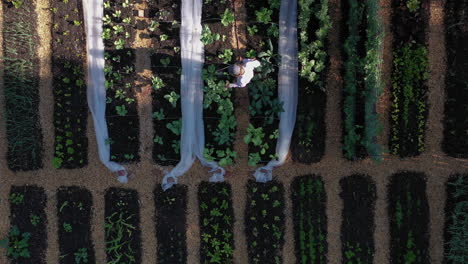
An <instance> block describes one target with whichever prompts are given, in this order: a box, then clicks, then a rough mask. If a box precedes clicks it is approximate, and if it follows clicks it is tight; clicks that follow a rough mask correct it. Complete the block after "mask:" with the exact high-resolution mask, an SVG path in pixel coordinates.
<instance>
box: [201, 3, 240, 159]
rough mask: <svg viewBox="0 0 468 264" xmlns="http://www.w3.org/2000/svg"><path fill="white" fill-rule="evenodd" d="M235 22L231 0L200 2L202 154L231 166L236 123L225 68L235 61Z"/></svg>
mask: <svg viewBox="0 0 468 264" xmlns="http://www.w3.org/2000/svg"><path fill="white" fill-rule="evenodd" d="M234 23H235V15H234V3H233V1H232V0H209V1H204V6H203V12H202V28H203V30H202V38H201V41H202V43H203V45H204V46H205V48H204V49H205V64H204V66H203V72H202V78H203V82H204V100H203V108H204V111H203V119H204V124H205V138H206V140H205V157H206V158H207V160H214V161H217V162H219V165H220V166H226V165H231V164H233V163H234V159H235V158H236V152H235V151H234V146H233V144H234V140H235V137H236V127H237V122H236V118H235V115H234V107H235V106H234V96H235V91H236V90H235V89H238V88H226V83H227V82H228V81H231V79H233V77H230V76H229V74H228V73H227V70H226V69H224V70H221V69H223V68H225V67H227V66H229V65H231V64H233V63H234V62H235V59H236V58H235V54H234V52H235V49H236V48H237V47H233V45H232V44H231V43H232V41H231V39H232V38H233V37H234V36H232V33H231V32H232V27H233V26H234Z"/></svg>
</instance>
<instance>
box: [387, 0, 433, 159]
mask: <svg viewBox="0 0 468 264" xmlns="http://www.w3.org/2000/svg"><path fill="white" fill-rule="evenodd" d="M428 19H429V4H428V1H427V0H422V1H407V0H398V1H393V18H392V27H393V28H392V30H393V69H392V77H391V78H392V99H391V100H392V107H391V118H390V123H391V129H390V151H391V153H392V154H394V155H399V156H400V157H411V156H416V155H418V154H420V153H421V152H423V151H424V148H425V147H424V133H425V128H426V119H427V90H428V88H427V84H426V80H427V79H428V76H429V72H428V70H429V67H428V64H429V62H428V57H427V44H426V40H425V38H426V28H427V25H428Z"/></svg>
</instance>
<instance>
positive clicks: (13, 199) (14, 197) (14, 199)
mask: <svg viewBox="0 0 468 264" xmlns="http://www.w3.org/2000/svg"><path fill="white" fill-rule="evenodd" d="M10 203H12V204H14V205H20V204H23V203H24V194H22V193H12V194H10Z"/></svg>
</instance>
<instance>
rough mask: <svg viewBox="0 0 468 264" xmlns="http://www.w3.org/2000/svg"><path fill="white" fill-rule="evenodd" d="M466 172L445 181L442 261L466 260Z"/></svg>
mask: <svg viewBox="0 0 468 264" xmlns="http://www.w3.org/2000/svg"><path fill="white" fill-rule="evenodd" d="M466 212H468V174H464V175H453V176H451V177H450V178H449V180H448V182H447V201H446V204H445V229H444V241H445V243H444V251H445V254H444V255H445V258H444V263H447V264H449V263H450V264H452V263H453V264H455V263H463V262H466V260H467V257H468V248H467V247H466V238H467V235H466V231H467V225H468V216H467V213H466Z"/></svg>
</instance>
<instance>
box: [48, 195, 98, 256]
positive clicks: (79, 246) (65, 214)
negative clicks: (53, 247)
mask: <svg viewBox="0 0 468 264" xmlns="http://www.w3.org/2000/svg"><path fill="white" fill-rule="evenodd" d="M92 203H93V201H92V197H91V193H90V192H89V191H88V190H86V189H83V188H80V187H76V186H73V187H61V188H60V189H58V191H57V216H58V230H59V231H58V232H59V247H60V258H59V260H60V263H63V264H66V263H95V257H94V248H93V242H92V239H91V216H92V206H93V205H92Z"/></svg>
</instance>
